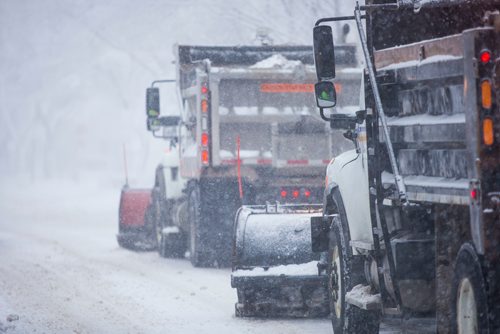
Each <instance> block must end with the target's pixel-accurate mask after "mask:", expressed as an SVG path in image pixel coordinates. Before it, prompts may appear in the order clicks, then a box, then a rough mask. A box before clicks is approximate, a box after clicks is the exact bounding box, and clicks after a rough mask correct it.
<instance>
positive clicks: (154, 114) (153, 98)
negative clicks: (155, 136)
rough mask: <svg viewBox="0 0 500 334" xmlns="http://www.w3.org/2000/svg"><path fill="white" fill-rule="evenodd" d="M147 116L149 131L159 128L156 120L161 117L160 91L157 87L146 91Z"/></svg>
mask: <svg viewBox="0 0 500 334" xmlns="http://www.w3.org/2000/svg"><path fill="white" fill-rule="evenodd" d="M146 115H147V117H148V120H147V125H148V130H150V131H151V130H152V128H154V127H156V126H157V124H156V123H157V122H156V119H157V118H158V117H159V116H160V90H159V89H158V88H157V87H150V88H147V89H146Z"/></svg>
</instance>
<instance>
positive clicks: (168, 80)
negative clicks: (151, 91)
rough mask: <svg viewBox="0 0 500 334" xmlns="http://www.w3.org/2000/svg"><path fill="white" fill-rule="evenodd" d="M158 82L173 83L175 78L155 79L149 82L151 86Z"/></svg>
mask: <svg viewBox="0 0 500 334" xmlns="http://www.w3.org/2000/svg"><path fill="white" fill-rule="evenodd" d="M159 83H175V79H164V80H155V81H153V82H152V83H151V87H154V86H155V85H156V84H159Z"/></svg>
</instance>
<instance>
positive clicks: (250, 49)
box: [176, 45, 356, 66]
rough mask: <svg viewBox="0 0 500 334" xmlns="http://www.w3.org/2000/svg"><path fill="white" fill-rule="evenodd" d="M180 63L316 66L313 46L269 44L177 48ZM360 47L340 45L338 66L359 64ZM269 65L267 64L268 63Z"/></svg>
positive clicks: (337, 58) (338, 47)
mask: <svg viewBox="0 0 500 334" xmlns="http://www.w3.org/2000/svg"><path fill="white" fill-rule="evenodd" d="M176 52H177V56H178V61H179V64H181V65H187V64H192V63H195V62H199V61H202V60H205V59H208V60H209V61H210V64H211V65H212V66H252V65H256V64H259V63H262V62H263V61H265V60H266V59H269V58H272V57H273V56H280V57H282V58H284V59H286V60H288V61H295V62H301V63H302V64H305V65H313V64H314V54H313V48H312V46H306V45H265V46H192V45H178V46H177V47H176ZM355 52H356V46H355V45H337V46H336V47H335V59H336V63H337V64H338V65H343V66H355V65H356V57H355ZM264 65H265V63H264Z"/></svg>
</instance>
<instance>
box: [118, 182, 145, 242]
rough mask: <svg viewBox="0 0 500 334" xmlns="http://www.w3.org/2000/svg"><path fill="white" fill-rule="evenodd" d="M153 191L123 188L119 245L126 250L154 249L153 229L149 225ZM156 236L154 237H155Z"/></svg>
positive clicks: (119, 220)
mask: <svg viewBox="0 0 500 334" xmlns="http://www.w3.org/2000/svg"><path fill="white" fill-rule="evenodd" d="M150 202H151V189H131V188H129V187H127V186H125V187H123V189H122V191H121V196H120V208H119V213H118V215H119V219H118V222H119V225H118V230H119V233H118V235H117V240H118V244H119V245H120V246H121V247H124V248H132V249H144V250H146V249H151V248H154V242H153V240H154V238H151V237H150V236H151V234H152V233H148V232H149V230H151V228H150V227H149V225H150V224H148V222H149V219H148V216H149V211H150V209H149V208H150ZM153 236H154V235H153Z"/></svg>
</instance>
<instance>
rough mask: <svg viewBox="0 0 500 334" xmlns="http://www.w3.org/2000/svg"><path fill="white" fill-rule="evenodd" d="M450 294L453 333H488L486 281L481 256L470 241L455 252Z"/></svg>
mask: <svg viewBox="0 0 500 334" xmlns="http://www.w3.org/2000/svg"><path fill="white" fill-rule="evenodd" d="M451 297H452V298H450V299H451V305H450V309H451V310H452V313H451V314H452V316H451V322H452V323H451V328H452V333H458V334H465V333H468V334H469V333H470V334H475V333H490V331H489V325H488V302H487V297H486V285H485V281H484V278H483V274H482V270H481V263H480V260H479V258H478V256H477V255H476V252H475V250H474V247H473V246H472V245H470V244H464V245H463V246H462V247H461V248H460V251H459V252H458V256H457V260H456V262H455V270H454V279H453V286H452V294H451Z"/></svg>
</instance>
